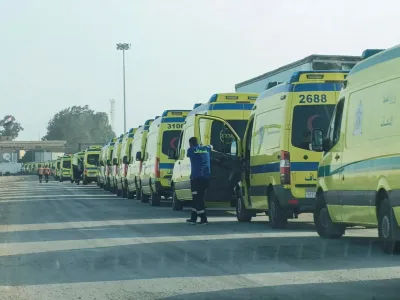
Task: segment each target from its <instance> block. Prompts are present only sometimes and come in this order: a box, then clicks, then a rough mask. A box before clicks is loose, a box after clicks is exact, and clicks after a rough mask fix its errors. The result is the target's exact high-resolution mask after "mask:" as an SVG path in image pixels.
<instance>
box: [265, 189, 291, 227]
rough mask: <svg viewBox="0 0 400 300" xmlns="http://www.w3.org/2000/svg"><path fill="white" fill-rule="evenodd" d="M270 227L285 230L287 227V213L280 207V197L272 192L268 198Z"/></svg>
mask: <svg viewBox="0 0 400 300" xmlns="http://www.w3.org/2000/svg"><path fill="white" fill-rule="evenodd" d="M268 200H269V203H268V217H269V225H270V226H271V228H273V229H285V228H286V226H287V222H288V221H287V214H286V211H285V210H284V209H283V208H282V207H281V206H280V204H279V200H278V197H276V195H275V193H274V192H273V191H272V192H271V193H270V194H269V197H268Z"/></svg>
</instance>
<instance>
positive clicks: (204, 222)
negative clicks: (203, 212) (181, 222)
mask: <svg viewBox="0 0 400 300" xmlns="http://www.w3.org/2000/svg"><path fill="white" fill-rule="evenodd" d="M197 224H199V225H207V224H208V221H207V219H201V220H200V222H198V223H197Z"/></svg>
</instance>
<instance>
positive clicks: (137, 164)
mask: <svg viewBox="0 0 400 300" xmlns="http://www.w3.org/2000/svg"><path fill="white" fill-rule="evenodd" d="M153 121H154V119H149V120H147V121H146V122H145V123H144V124H143V126H139V128H138V129H137V130H136V132H135V135H134V137H133V140H132V143H131V157H130V163H129V165H128V176H127V183H128V196H129V198H133V196H134V195H136V199H137V200H140V199H141V198H140V195H141V192H140V172H141V170H142V164H143V159H144V149H145V147H146V140H147V133H148V131H149V128H150V125H151V123H152V122H153Z"/></svg>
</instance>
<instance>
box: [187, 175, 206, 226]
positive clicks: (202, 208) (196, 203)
mask: <svg viewBox="0 0 400 300" xmlns="http://www.w3.org/2000/svg"><path fill="white" fill-rule="evenodd" d="M190 186H191V190H192V199H193V201H192V216H191V219H192V220H193V221H195V220H196V219H197V217H198V216H199V217H201V219H202V220H206V219H207V217H206V205H205V201H204V194H205V192H206V190H207V187H208V178H206V177H197V178H194V179H192V180H191V181H190Z"/></svg>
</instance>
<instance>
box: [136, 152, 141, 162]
mask: <svg viewBox="0 0 400 300" xmlns="http://www.w3.org/2000/svg"><path fill="white" fill-rule="evenodd" d="M141 160H142V152H140V151H138V152H136V161H141Z"/></svg>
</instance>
